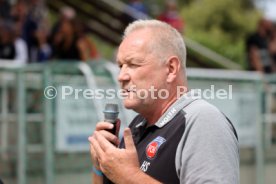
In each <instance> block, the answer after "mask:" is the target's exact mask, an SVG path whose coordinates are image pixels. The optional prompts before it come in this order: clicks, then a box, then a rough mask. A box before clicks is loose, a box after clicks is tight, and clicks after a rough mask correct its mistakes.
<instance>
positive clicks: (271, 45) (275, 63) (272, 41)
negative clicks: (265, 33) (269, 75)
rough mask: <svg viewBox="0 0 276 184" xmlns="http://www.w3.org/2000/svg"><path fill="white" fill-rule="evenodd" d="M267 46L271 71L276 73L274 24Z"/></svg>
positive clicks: (275, 27) (275, 31)
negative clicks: (271, 65) (271, 66)
mask: <svg viewBox="0 0 276 184" xmlns="http://www.w3.org/2000/svg"><path fill="white" fill-rule="evenodd" d="M268 47H269V52H270V55H271V58H272V64H273V73H276V26H274V27H273V29H272V32H271V37H270V40H269V46H268Z"/></svg>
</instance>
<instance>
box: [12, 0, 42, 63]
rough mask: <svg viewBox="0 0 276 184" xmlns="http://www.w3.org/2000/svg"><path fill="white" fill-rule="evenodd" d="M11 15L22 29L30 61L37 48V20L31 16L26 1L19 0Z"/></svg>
mask: <svg viewBox="0 0 276 184" xmlns="http://www.w3.org/2000/svg"><path fill="white" fill-rule="evenodd" d="M11 16H12V18H13V20H14V21H15V23H16V24H17V26H18V27H19V28H20V29H21V30H22V35H21V36H22V38H23V39H24V40H25V41H26V43H27V46H28V55H29V58H30V60H29V61H30V62H33V60H32V57H31V56H32V52H33V49H34V48H35V46H36V45H35V37H34V32H35V30H36V29H37V25H38V23H37V21H38V20H34V19H33V18H32V16H30V13H29V9H28V5H27V3H25V2H24V1H18V2H17V3H16V4H15V5H14V6H13V7H12V12H11Z"/></svg>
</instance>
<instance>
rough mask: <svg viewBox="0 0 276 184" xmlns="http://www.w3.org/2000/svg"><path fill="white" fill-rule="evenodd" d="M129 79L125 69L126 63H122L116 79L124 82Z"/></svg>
mask: <svg viewBox="0 0 276 184" xmlns="http://www.w3.org/2000/svg"><path fill="white" fill-rule="evenodd" d="M129 79H130V76H129V73H128V71H127V67H126V65H123V66H122V68H121V69H120V73H119V76H118V81H119V82H124V81H128V80H129Z"/></svg>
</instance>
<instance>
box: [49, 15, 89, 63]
mask: <svg viewBox="0 0 276 184" xmlns="http://www.w3.org/2000/svg"><path fill="white" fill-rule="evenodd" d="M52 47H53V49H54V58H56V59H62V60H63V59H64V60H74V61H79V60H84V58H83V57H84V56H85V55H86V54H85V53H84V52H85V48H84V44H83V42H82V39H81V38H79V37H78V34H77V31H76V23H75V20H64V21H62V22H61V24H60V27H59V29H58V31H57V33H56V34H55V35H54V42H53V45H52Z"/></svg>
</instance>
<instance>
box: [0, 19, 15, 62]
mask: <svg viewBox="0 0 276 184" xmlns="http://www.w3.org/2000/svg"><path fill="white" fill-rule="evenodd" d="M14 40H15V33H14V30H13V28H12V25H11V23H8V22H4V23H1V25H0V58H1V59H10V60H12V59H14V58H15V56H16V51H15V45H14Z"/></svg>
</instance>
